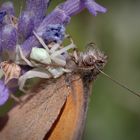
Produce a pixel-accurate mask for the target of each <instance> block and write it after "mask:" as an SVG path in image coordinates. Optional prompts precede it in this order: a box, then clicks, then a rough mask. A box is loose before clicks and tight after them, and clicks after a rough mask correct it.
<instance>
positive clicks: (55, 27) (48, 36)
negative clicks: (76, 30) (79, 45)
mask: <svg viewBox="0 0 140 140" xmlns="http://www.w3.org/2000/svg"><path fill="white" fill-rule="evenodd" d="M64 36H65V28H64V26H63V25H60V24H50V25H48V26H47V28H46V31H45V32H44V34H43V35H42V37H43V38H44V40H45V42H47V43H48V42H61V40H63V39H64Z"/></svg>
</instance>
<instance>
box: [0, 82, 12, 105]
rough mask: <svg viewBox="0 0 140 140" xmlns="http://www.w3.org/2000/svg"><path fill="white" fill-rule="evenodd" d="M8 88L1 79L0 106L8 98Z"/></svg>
mask: <svg viewBox="0 0 140 140" xmlns="http://www.w3.org/2000/svg"><path fill="white" fill-rule="evenodd" d="M9 94H10V92H9V89H8V87H7V86H6V85H5V84H4V82H3V81H2V80H0V106H1V105H3V104H5V102H6V101H7V100H8V98H9Z"/></svg>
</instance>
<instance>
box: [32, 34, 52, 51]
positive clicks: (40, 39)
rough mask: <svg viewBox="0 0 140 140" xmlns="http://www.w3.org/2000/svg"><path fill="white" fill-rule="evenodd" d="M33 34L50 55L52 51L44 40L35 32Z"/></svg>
mask: <svg viewBox="0 0 140 140" xmlns="http://www.w3.org/2000/svg"><path fill="white" fill-rule="evenodd" d="M33 34H34V35H35V37H36V38H37V39H38V41H39V42H40V44H41V45H42V46H43V47H44V48H45V49H46V50H47V52H48V53H49V52H50V50H49V48H48V46H47V45H46V44H45V42H44V40H43V39H42V38H41V37H40V36H39V35H38V34H37V33H36V32H35V31H33Z"/></svg>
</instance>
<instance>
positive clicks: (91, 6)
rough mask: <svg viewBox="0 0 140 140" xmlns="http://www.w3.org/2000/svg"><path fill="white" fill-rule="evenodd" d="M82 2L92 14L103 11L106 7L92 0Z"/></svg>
mask: <svg viewBox="0 0 140 140" xmlns="http://www.w3.org/2000/svg"><path fill="white" fill-rule="evenodd" d="M84 4H85V6H86V8H87V9H88V10H89V12H90V13H91V14H92V15H94V16H96V15H97V12H101V13H105V12H106V11H107V9H106V8H104V7H102V6H101V5H99V4H98V3H96V2H95V1H93V0H86V1H85V2H84Z"/></svg>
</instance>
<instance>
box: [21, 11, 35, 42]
mask: <svg viewBox="0 0 140 140" xmlns="http://www.w3.org/2000/svg"><path fill="white" fill-rule="evenodd" d="M33 29H34V16H33V13H32V12H26V11H25V12H22V14H21V16H20V18H19V23H18V33H19V37H20V40H24V39H27V38H28V37H29V36H30V35H31V34H32V31H33Z"/></svg>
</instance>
